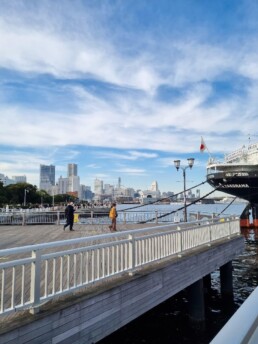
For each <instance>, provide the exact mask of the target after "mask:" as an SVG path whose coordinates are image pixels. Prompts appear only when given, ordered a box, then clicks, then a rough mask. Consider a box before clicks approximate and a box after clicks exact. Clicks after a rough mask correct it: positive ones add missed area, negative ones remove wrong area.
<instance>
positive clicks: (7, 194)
mask: <svg viewBox="0 0 258 344" xmlns="http://www.w3.org/2000/svg"><path fill="white" fill-rule="evenodd" d="M53 201H54V204H58V205H60V204H64V203H67V202H69V201H76V197H74V196H72V195H68V194H62V195H55V196H54V197H53V196H52V195H49V194H48V193H47V192H46V191H45V190H38V189H37V186H36V185H32V184H29V183H17V184H10V185H7V186H4V185H3V182H1V181H0V207H2V208H3V207H5V206H6V205H9V206H11V207H21V208H24V207H26V208H29V207H39V206H51V205H53Z"/></svg>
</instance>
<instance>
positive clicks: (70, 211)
mask: <svg viewBox="0 0 258 344" xmlns="http://www.w3.org/2000/svg"><path fill="white" fill-rule="evenodd" d="M73 216H74V207H73V202H70V203H69V204H68V206H67V207H66V208H65V217H66V224H65V225H64V230H65V228H66V227H67V226H70V231H74V229H73Z"/></svg>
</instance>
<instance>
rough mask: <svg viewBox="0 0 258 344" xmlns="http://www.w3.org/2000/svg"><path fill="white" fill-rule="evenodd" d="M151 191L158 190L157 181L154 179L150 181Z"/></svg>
mask: <svg viewBox="0 0 258 344" xmlns="http://www.w3.org/2000/svg"><path fill="white" fill-rule="evenodd" d="M151 191H159V187H158V182H156V181H154V182H152V183H151Z"/></svg>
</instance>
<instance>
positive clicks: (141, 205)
mask: <svg viewBox="0 0 258 344" xmlns="http://www.w3.org/2000/svg"><path fill="white" fill-rule="evenodd" d="M205 183H207V180H205V181H204V182H201V183H199V184H197V185H195V186H192V187H191V188H188V189H186V190H185V192H187V191H190V190H192V189H194V188H197V187H198V186H200V185H203V184H205ZM183 192H184V191H181V192H178V193H177V194H174V195H172V196H167V197H165V198H161V199H159V200H157V201H153V202H150V203H148V204H140V205H136V206H135V207H131V208H126V209H121V210H119V212H123V211H127V210H132V209H136V208H141V207H145V206H146V205H152V204H155V203H159V202H162V201H165V200H166V199H168V198H174V197H176V196H178V195H180V194H182V193H183ZM200 199H201V198H200Z"/></svg>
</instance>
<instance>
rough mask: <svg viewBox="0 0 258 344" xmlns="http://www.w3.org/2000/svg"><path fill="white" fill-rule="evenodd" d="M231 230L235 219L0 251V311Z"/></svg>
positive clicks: (203, 242) (47, 297)
mask: <svg viewBox="0 0 258 344" xmlns="http://www.w3.org/2000/svg"><path fill="white" fill-rule="evenodd" d="M234 234H240V226H239V219H238V218H228V219H226V221H225V222H217V223H215V222H207V220H206V221H205V222H200V221H199V222H195V223H191V224H189V223H184V224H182V225H181V226H178V224H177V225H171V224H170V225H164V226H159V227H151V228H144V229H137V230H130V231H123V232H117V233H110V234H103V235H96V236H91V237H84V238H78V239H72V240H65V241H57V242H51V243H43V244H38V245H30V246H24V247H17V248H10V249H5V250H0V262H1V263H0V295H1V300H0V314H8V313H11V312H14V311H16V310H18V309H25V308H31V309H32V311H33V309H34V310H35V309H37V307H38V306H39V305H40V304H42V303H44V302H46V301H47V300H50V299H53V298H56V297H58V296H61V295H65V294H67V293H72V292H74V291H76V290H78V289H81V288H83V287H86V286H89V285H91V284H93V283H96V282H98V281H106V280H108V279H109V278H112V277H114V276H119V275H121V274H123V273H129V272H132V271H134V269H136V268H137V269H139V268H140V267H142V266H144V265H145V264H148V263H151V262H155V261H158V260H160V259H162V258H165V257H170V256H173V255H176V254H177V255H181V254H182V253H183V252H186V251H187V250H189V249H192V248H194V247H198V246H200V245H207V244H210V243H212V242H214V241H216V240H217V239H222V238H226V237H230V236H231V235H234Z"/></svg>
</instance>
